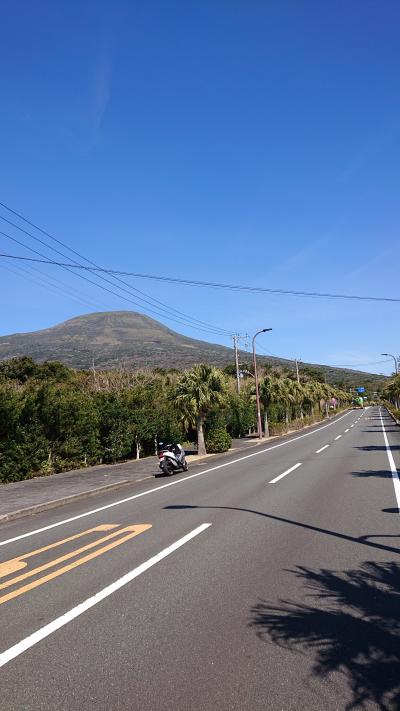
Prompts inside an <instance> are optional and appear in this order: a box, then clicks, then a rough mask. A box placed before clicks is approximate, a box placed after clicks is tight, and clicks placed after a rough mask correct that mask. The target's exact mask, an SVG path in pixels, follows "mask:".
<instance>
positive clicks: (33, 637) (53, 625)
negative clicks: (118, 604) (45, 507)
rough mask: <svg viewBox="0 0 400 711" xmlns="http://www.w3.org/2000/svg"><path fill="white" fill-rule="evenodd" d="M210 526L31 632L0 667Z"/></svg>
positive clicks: (5, 656) (3, 657)
mask: <svg viewBox="0 0 400 711" xmlns="http://www.w3.org/2000/svg"><path fill="white" fill-rule="evenodd" d="M211 525H212V524H211V523H202V524H201V526H198V527H197V528H195V529H194V530H193V531H191V532H190V533H188V534H186V536H183V538H180V539H179V540H178V541H175V543H172V545H170V546H168V548H164V550H162V551H161V552H160V553H157V555H155V556H153V557H152V558H149V560H146V562H145V563H142V564H141V565H139V566H138V567H137V568H134V569H133V570H131V571H130V572H129V573H126V575H123V576H122V578H119V579H118V580H116V581H115V582H114V583H111V585H107V587H105V588H103V589H102V590H100V592H98V593H96V595H93V597H89V598H88V599H87V600H85V601H84V602H81V603H80V604H79V605H77V606H76V607H73V608H72V610H69V611H68V612H66V613H65V614H64V615H61V617H57V618H56V619H55V620H53V621H52V622H49V624H47V625H45V626H44V627H41V629H39V630H37V631H36V632H33V634H30V635H29V637H25V639H23V640H21V642H18V643H17V644H14V645H13V646H12V647H10V648H9V649H6V650H5V652H3V653H2V654H0V667H3V666H4V665H5V664H7V663H8V662H10V661H11V660H12V659H15V657H18V656H19V655H20V654H22V653H23V652H26V650H27V649H30V647H33V646H34V645H35V644H37V643H38V642H40V641H41V640H42V639H45V637H48V636H49V635H51V634H53V632H56V631H57V630H59V629H60V627H64V625H66V624H68V622H71V621H72V620H75V618H76V617H79V616H80V615H82V614H83V613H84V612H86V611H87V610H90V608H91V607H94V605H97V604H98V603H99V602H101V601H102V600H104V599H105V598H106V597H109V595H112V594H113V593H115V592H116V591H117V590H119V589H120V588H122V587H123V586H124V585H127V584H128V583H130V582H131V581H132V580H134V578H137V577H138V576H139V575H141V574H142V573H144V572H145V571H146V570H148V569H149V568H151V567H152V566H153V565H156V563H159V562H160V560H163V558H166V557H167V556H168V555H171V553H174V551H176V550H177V549H178V548H180V547H181V546H183V545H185V543H188V542H189V541H190V540H192V538H195V536H198V535H199V534H200V533H203V531H205V530H206V529H207V528H209V527H210V526H211Z"/></svg>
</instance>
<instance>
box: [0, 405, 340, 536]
mask: <svg viewBox="0 0 400 711" xmlns="http://www.w3.org/2000/svg"><path fill="white" fill-rule="evenodd" d="M349 414H350V413H349V412H345V414H344V415H341V416H340V417H338V418H337V419H335V420H333V422H329V423H328V424H327V425H323V426H322V427H317V428H316V429H315V430H311V431H310V432H306V433H305V434H302V435H298V436H297V437H293V438H292V439H289V440H287V441H286V442H279V444H273V445H272V446H271V447H267V449H259V450H257V452H252V453H251V454H246V455H245V456H244V457H237V458H236V459H231V460H230V461H229V462H224V463H223V464H217V465H216V466H215V467H210V468H209V469H204V470H203V471H200V472H196V473H195V474H190V475H189V476H185V477H183V478H182V479H175V480H174V481H171V482H168V484H162V485H161V486H155V487H154V488H152V489H147V490H146V491H142V492H140V494H133V495H132V496H127V497H126V498H124V499H118V500H117V501H112V502H111V503H110V504H105V505H104V506H99V507H98V508H95V509H89V511H85V512H84V513H81V514H77V515H76V516H70V517H69V518H65V519H63V520H61V521H56V522H55V523H51V524H49V525H48V526H42V527H41V528H36V529H34V530H33V531H27V532H26V533H22V534H20V535H19V536H13V537H12V538H8V539H7V540H5V541H0V546H6V545H8V544H9V543H14V541H20V540H22V539H23V538H28V537H29V538H30V537H31V536H36V535H37V534H39V533H43V532H44V531H50V530H51V529H52V528H57V527H58V526H65V525H66V524H67V523H72V522H73V521H78V519H80V518H86V516H93V515H94V514H97V513H99V512H100V511H106V510H107V509H111V508H113V507H114V506H121V505H122V504H126V503H127V502H128V501H135V500H136V499H140V498H141V497H142V496H151V495H152V494H155V493H156V492H157V491H162V490H163V489H167V488H169V487H170V486H178V485H179V484H184V483H185V482H187V481H190V480H191V479H196V478H197V477H199V476H204V475H205V474H209V473H210V472H214V471H217V470H218V469H224V468H225V467H230V466H232V465H233V464H238V463H239V462H243V461H244V460H246V459H251V458H252V457H258V456H260V454H266V453H267V452H270V451H272V450H273V449H278V448H279V447H287V446H288V445H290V444H293V442H297V441H298V440H300V439H304V437H310V436H312V435H313V434H317V433H318V432H321V431H322V430H325V429H326V428H327V427H332V425H335V424H336V423H337V422H339V421H340V420H342V419H343V418H344V417H347V416H348V415H349Z"/></svg>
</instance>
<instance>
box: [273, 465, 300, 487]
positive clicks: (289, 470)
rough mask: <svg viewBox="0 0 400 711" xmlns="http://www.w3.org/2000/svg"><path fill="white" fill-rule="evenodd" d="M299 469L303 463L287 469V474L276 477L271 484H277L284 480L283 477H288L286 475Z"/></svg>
mask: <svg viewBox="0 0 400 711" xmlns="http://www.w3.org/2000/svg"><path fill="white" fill-rule="evenodd" d="M299 467H301V462H297V464H295V465H294V466H293V467H290V469H287V470H286V471H285V472H283V474H279V476H276V477H275V479H271V481H270V482H269V483H270V484H276V482H277V481H279V479H283V477H284V476H286V474H290V472H294V470H295V469H298V468H299Z"/></svg>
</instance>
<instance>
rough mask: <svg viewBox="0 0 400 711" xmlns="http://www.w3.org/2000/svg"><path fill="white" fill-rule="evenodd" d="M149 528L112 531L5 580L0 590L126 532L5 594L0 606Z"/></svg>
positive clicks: (140, 525)
mask: <svg viewBox="0 0 400 711" xmlns="http://www.w3.org/2000/svg"><path fill="white" fill-rule="evenodd" d="M116 525H117V524H112V525H110V526H109V528H114V527H115V526H116ZM149 528H151V524H150V523H143V524H137V525H134V526H126V527H125V528H122V529H119V530H118V531H114V532H113V533H111V534H109V535H108V536H104V537H103V538H101V539H100V540H97V541H94V542H92V543H89V544H87V545H86V546H82V548H79V549H78V550H76V551H73V552H71V553H67V554H66V555H65V556H61V557H60V558H57V559H56V560H53V561H50V562H49V563H45V564H44V565H42V566H39V567H38V568H35V569H34V570H32V571H29V572H28V573H25V574H23V575H19V576H17V577H16V578H13V579H12V580H7V581H6V582H5V583H3V584H2V585H1V588H4V587H8V585H12V584H14V583H16V582H18V581H20V580H21V579H24V578H27V577H28V576H30V575H35V574H36V573H39V572H42V571H43V570H46V569H47V568H49V567H52V566H55V565H57V564H59V563H61V562H64V561H65V560H67V559H69V558H71V557H72V556H76V555H78V554H79V553H82V552H84V551H86V550H88V549H90V548H93V547H94V546H97V545H99V544H100V543H103V542H104V541H106V540H110V539H111V538H114V537H115V536H117V535H118V536H119V535H120V534H121V533H125V532H126V531H128V533H127V535H126V536H122V538H118V539H117V540H115V541H112V542H111V543H108V544H107V545H106V546H103V547H102V548H99V549H98V550H96V551H93V552H92V553H89V554H88V555H85V556H83V557H82V558H79V559H78V560H75V561H73V562H72V563H69V564H68V565H64V566H63V567H62V568H59V569H58V570H55V571H53V572H52V573H49V574H48V575H44V576H43V577H41V578H38V579H37V580H33V581H32V582H31V583H28V584H27V585H23V586H22V587H20V588H18V589H17V590H13V591H12V592H9V593H6V595H3V596H2V597H0V605H2V604H3V603H4V602H8V600H12V599H13V598H15V597H18V596H19V595H23V594H24V593H26V592H28V591H29V590H33V589H34V588H37V587H39V586H40V585H44V583H47V582H49V580H53V579H54V578H57V577H58V576H60V575H64V573H67V572H69V571H70V570H73V569H74V568H77V567H78V566H79V565H83V564H84V563H87V562H88V561H89V560H93V559H94V558H97V557H98V556H99V555H102V554H103V553H106V552H107V551H109V550H112V549H113V548H116V547H117V546H120V545H121V544H122V543H125V542H126V541H129V540H130V539H131V538H134V537H135V536H138V535H139V534H140V533H143V532H144V531H147V530H148V529H149ZM99 529H100V530H105V529H104V528H103V529H101V527H99V526H97V527H96V528H95V529H89V531H84V532H83V533H81V534H77V535H76V536H71V537H70V538H69V539H64V540H63V541H58V542H57V543H54V544H51V546H46V548H45V549H38V550H37V551H32V552H31V553H28V554H27V555H26V556H24V557H25V558H26V557H28V556H31V555H34V554H37V553H38V552H39V551H40V552H42V551H43V550H48V549H49V548H54V547H55V546H56V545H61V544H62V543H65V542H66V541H67V540H73V539H75V538H79V537H80V536H83V535H85V534H87V533H89V532H92V531H93V530H99ZM106 530H107V529H106ZM21 558H22V556H21ZM18 560H19V559H18V558H16V559H13V560H11V561H6V563H4V564H3V565H4V566H6V565H7V563H13V562H14V561H18ZM5 569H6V568H5ZM3 575H5V573H3Z"/></svg>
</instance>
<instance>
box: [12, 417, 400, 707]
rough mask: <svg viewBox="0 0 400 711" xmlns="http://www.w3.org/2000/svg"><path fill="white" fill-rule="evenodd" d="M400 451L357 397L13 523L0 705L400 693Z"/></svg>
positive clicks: (352, 702) (394, 703)
mask: <svg viewBox="0 0 400 711" xmlns="http://www.w3.org/2000/svg"><path fill="white" fill-rule="evenodd" d="M383 428H385V430H386V438H387V439H386V441H385V435H384V432H383ZM326 445H329V446H326ZM399 450H400V428H399V427H398V426H396V425H395V424H393V421H392V420H391V418H390V417H389V416H388V415H387V414H386V412H385V411H382V416H381V414H380V411H379V408H369V409H366V410H365V411H360V410H355V411H352V412H349V413H348V414H346V415H344V416H341V417H339V418H337V419H336V420H335V421H333V422H330V423H329V424H328V425H326V424H325V425H323V426H321V427H318V428H317V429H316V430H311V431H309V432H307V433H304V434H300V435H296V436H293V437H292V438H290V439H288V440H284V441H283V442H280V443H276V444H272V445H266V446H265V447H261V448H260V447H259V448H257V449H254V450H252V451H251V452H250V451H249V452H246V453H244V454H239V455H236V456H232V457H230V458H229V459H225V460H224V461H222V460H221V462H220V463H218V462H216V463H215V464H214V462H213V463H212V465H210V463H208V464H205V465H204V466H202V467H196V470H195V473H193V472H194V470H192V472H190V471H189V472H188V475H186V476H185V477H173V478H171V479H167V480H164V479H162V480H160V479H157V480H154V481H152V482H150V483H149V482H148V481H146V482H143V483H142V484H139V485H137V486H135V487H132V488H130V489H125V490H124V492H123V497H122V495H121V491H120V492H114V493H109V494H107V495H104V496H99V497H97V498H96V500H95V501H93V500H92V501H82V502H80V503H76V504H74V505H69V506H66V507H63V508H62V509H57V510H54V511H48V512H45V513H42V514H39V515H37V516H35V517H32V518H30V519H25V520H22V521H16V522H13V523H9V524H4V525H3V526H1V527H0V561H1V564H0V630H1V634H0V640H1V642H0V665H1V668H0V684H1V686H0V688H1V694H0V708H1V711H22V710H24V711H42V710H43V711H44V710H48V711H67V710H68V711H78V710H79V711H82V710H84V711H89V709H90V710H92V709H93V710H95V711H122V710H124V711H126V710H127V709H129V710H136V709H138V710H139V709H140V711H150V710H152V711H158V710H160V711H164V710H165V711H167V710H168V711H170V710H171V709H176V710H178V711H180V710H186V709H188V710H190V711H200V710H205V709H207V710H208V709H212V710H214V709H235V710H238V711H239V710H240V711H244V710H247V709H249V710H253V709H268V710H271V711H289V710H290V711H298V710H299V709H304V710H305V711H333V710H345V709H350V708H351V709H388V710H390V711H392V710H394V709H399V708H400V674H399V669H400V666H399V662H400V594H399V591H400V584H399V583H400V566H399V562H400V561H399V552H400V546H399V543H400V539H399V535H400V531H399V523H400V521H399V506H400V485H399V481H398V475H397V473H396V466H397V468H399V460H400V454H399ZM285 472H289V473H287V474H285ZM283 474H285V476H282V475H283ZM395 487H397V498H396V491H395Z"/></svg>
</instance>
